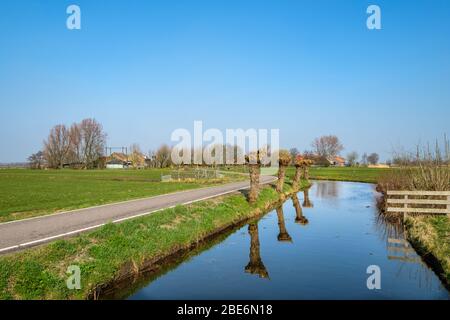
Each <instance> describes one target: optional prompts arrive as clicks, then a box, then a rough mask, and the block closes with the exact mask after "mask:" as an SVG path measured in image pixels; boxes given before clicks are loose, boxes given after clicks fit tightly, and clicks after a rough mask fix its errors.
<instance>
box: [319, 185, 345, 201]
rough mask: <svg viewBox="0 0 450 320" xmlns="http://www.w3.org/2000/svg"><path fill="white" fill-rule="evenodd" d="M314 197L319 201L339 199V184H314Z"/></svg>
mask: <svg viewBox="0 0 450 320" xmlns="http://www.w3.org/2000/svg"><path fill="white" fill-rule="evenodd" d="M316 186H317V187H316V197H317V198H321V199H336V198H339V196H340V195H339V191H340V190H339V187H340V186H341V184H340V183H339V182H337V181H326V182H323V181H319V182H316Z"/></svg>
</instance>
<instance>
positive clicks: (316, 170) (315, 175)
mask: <svg viewBox="0 0 450 320" xmlns="http://www.w3.org/2000/svg"><path fill="white" fill-rule="evenodd" d="M224 170H228V171H235V172H248V168H247V167H245V166H234V167H231V166H230V167H226V168H225V169H224ZM389 170H391V169H388V168H366V167H311V168H310V169H309V175H310V178H311V179H313V180H336V181H354V182H367V183H377V181H378V178H379V177H380V176H381V175H382V174H383V173H384V172H387V171H389ZM294 173H295V168H294V167H289V168H288V169H287V170H286V175H287V176H288V177H293V176H294ZM275 175H276V173H275Z"/></svg>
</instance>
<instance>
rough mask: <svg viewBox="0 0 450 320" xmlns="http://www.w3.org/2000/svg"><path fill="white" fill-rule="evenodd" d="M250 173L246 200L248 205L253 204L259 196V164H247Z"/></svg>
mask: <svg viewBox="0 0 450 320" xmlns="http://www.w3.org/2000/svg"><path fill="white" fill-rule="evenodd" d="M249 172H250V192H249V195H248V200H249V202H250V203H252V204H253V203H255V202H256V200H258V195H259V177H260V175H261V166H260V165H259V164H249Z"/></svg>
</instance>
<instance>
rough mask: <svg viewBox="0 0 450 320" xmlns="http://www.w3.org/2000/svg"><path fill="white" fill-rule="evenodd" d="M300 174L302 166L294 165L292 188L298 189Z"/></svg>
mask: <svg viewBox="0 0 450 320" xmlns="http://www.w3.org/2000/svg"><path fill="white" fill-rule="evenodd" d="M301 176H302V168H301V167H300V166H295V175H294V180H293V181H292V187H293V188H294V190H298V188H299V186H300V178H301Z"/></svg>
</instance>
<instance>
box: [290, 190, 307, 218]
mask: <svg viewBox="0 0 450 320" xmlns="http://www.w3.org/2000/svg"><path fill="white" fill-rule="evenodd" d="M292 204H293V205H294V208H295V214H296V215H295V222H296V223H299V224H302V225H305V224H308V219H306V217H305V216H304V215H303V209H302V207H301V206H300V201H299V200H298V196H297V194H294V195H293V196H292Z"/></svg>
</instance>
